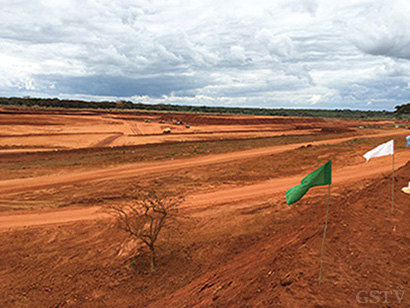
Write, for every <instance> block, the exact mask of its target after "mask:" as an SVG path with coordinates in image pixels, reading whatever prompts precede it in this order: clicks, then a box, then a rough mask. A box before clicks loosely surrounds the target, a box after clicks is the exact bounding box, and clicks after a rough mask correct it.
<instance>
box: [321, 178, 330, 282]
mask: <svg viewBox="0 0 410 308" xmlns="http://www.w3.org/2000/svg"><path fill="white" fill-rule="evenodd" d="M329 205H330V184H329V193H328V196H327V207H326V222H325V229H324V230H323V239H322V256H321V257H320V272H319V286H320V284H321V283H322V270H323V257H324V254H325V240H326V231H327V223H328V220H329Z"/></svg>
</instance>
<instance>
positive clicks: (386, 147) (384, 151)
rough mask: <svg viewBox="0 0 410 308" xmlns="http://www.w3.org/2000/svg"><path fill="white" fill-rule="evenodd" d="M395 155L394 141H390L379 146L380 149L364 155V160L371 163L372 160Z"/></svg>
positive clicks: (377, 148)
mask: <svg viewBox="0 0 410 308" xmlns="http://www.w3.org/2000/svg"><path fill="white" fill-rule="evenodd" d="M393 153H394V140H390V141H388V142H386V143H383V144H381V145H379V146H378V147H376V148H374V149H373V150H371V151H369V152H367V153H366V154H364V155H363V156H364V158H366V160H367V161H369V159H370V158H374V157H380V156H386V155H393Z"/></svg>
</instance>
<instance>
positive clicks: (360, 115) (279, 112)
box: [0, 97, 408, 119]
mask: <svg viewBox="0 0 410 308" xmlns="http://www.w3.org/2000/svg"><path fill="white" fill-rule="evenodd" d="M0 105H6V106H28V107H34V106H37V107H47V108H49V107H52V108H75V109H119V110H146V111H168V112H195V113H213V114H242V115H264V116H292V117H322V118H346V119H364V118H377V119H386V118H392V117H393V116H394V115H395V113H394V112H390V111H385V110H383V111H373V110H350V109H335V110H325V109H284V108H279V109H268V108H239V107H211V106H179V105H170V104H157V105H151V104H142V103H133V102H130V101H117V102H108V101H103V102H87V101H81V100H60V99H58V98H30V97H24V98H19V97H10V98H5V97H0ZM396 108H397V107H396ZM407 108H408V107H407Z"/></svg>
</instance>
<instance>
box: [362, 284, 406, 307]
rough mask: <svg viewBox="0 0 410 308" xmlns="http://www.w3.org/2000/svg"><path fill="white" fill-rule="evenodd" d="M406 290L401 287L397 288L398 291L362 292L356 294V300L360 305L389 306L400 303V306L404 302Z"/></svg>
mask: <svg viewBox="0 0 410 308" xmlns="http://www.w3.org/2000/svg"><path fill="white" fill-rule="evenodd" d="M403 296H404V289H403V287H402V286H401V285H398V286H397V287H396V290H388V291H383V290H371V291H367V290H360V291H359V292H357V294H356V300H357V302H358V303H360V304H379V303H383V304H387V303H394V302H398V303H399V304H400V303H401V301H402V300H403Z"/></svg>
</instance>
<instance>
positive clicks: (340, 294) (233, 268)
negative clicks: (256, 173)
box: [149, 162, 410, 307]
mask: <svg viewBox="0 0 410 308" xmlns="http://www.w3.org/2000/svg"><path fill="white" fill-rule="evenodd" d="M409 174H410V162H409V163H407V165H405V166H404V167H403V168H401V169H400V170H399V171H398V172H397V177H396V181H395V184H396V185H395V193H396V200H395V215H394V216H392V215H391V214H390V198H391V194H390V189H391V179H390V177H389V176H386V177H385V178H382V179H378V180H376V181H374V182H372V183H370V185H368V186H367V187H366V188H365V189H363V190H360V191H357V190H348V189H346V190H345V191H344V193H343V194H342V195H337V196H335V195H333V196H332V202H331V209H330V216H329V226H328V233H327V238H326V253H325V259H324V270H323V281H322V285H321V286H319V285H318V275H319V267H320V265H319V263H320V250H321V241H322V232H323V221H324V218H325V202H326V197H325V196H320V197H317V198H315V199H312V198H306V199H305V200H304V201H302V202H301V203H300V204H299V205H298V206H296V207H293V208H291V209H290V210H289V214H288V217H287V218H286V220H287V222H288V223H281V224H280V225H279V226H277V227H276V228H275V226H270V227H268V228H267V231H266V232H267V233H270V234H269V235H267V236H266V237H265V238H263V239H261V240H260V241H259V242H258V243H257V244H255V245H254V246H252V247H251V248H249V249H247V250H245V251H243V252H242V253H240V254H239V255H238V256H237V257H236V258H234V259H233V260H232V261H231V262H229V263H228V264H226V265H224V266H222V267H220V268H218V269H216V270H214V271H211V272H209V273H207V274H205V275H203V276H202V277H200V278H198V279H196V280H195V281H193V282H192V283H190V284H188V285H187V286H185V287H184V288H181V289H180V290H178V291H177V292H175V293H173V294H171V295H169V296H168V297H166V298H164V299H162V300H159V301H157V302H155V303H152V304H151V305H150V306H149V307H165V306H168V307H359V306H361V304H362V303H364V302H365V301H368V302H369V301H370V302H371V303H375V304H379V305H381V304H384V305H386V307H387V306H391V307H393V306H394V307H395V306H399V304H400V303H401V305H403V306H408V305H410V296H408V295H407V294H406V292H408V291H409V288H410V285H409V282H410V281H409V280H410V279H409V277H410V267H409V262H408V261H409V257H408V256H409V255H410V239H409V236H408V235H409V234H410V224H409V221H408V219H407V218H406V217H408V212H409V210H410V197H409V196H408V195H406V194H403V193H401V192H400V188H401V187H403V186H405V185H406V184H407V183H408V181H409ZM272 224H273V225H274V224H275V221H272ZM278 227H279V228H278ZM385 291H386V292H385ZM370 292H373V293H370ZM381 292H385V293H381ZM402 292H404V296H403V293H402ZM370 294H372V295H373V296H374V297H370ZM406 295H407V296H406ZM377 296H378V297H377ZM400 296H403V297H402V298H400ZM399 301H400V302H399Z"/></svg>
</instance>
